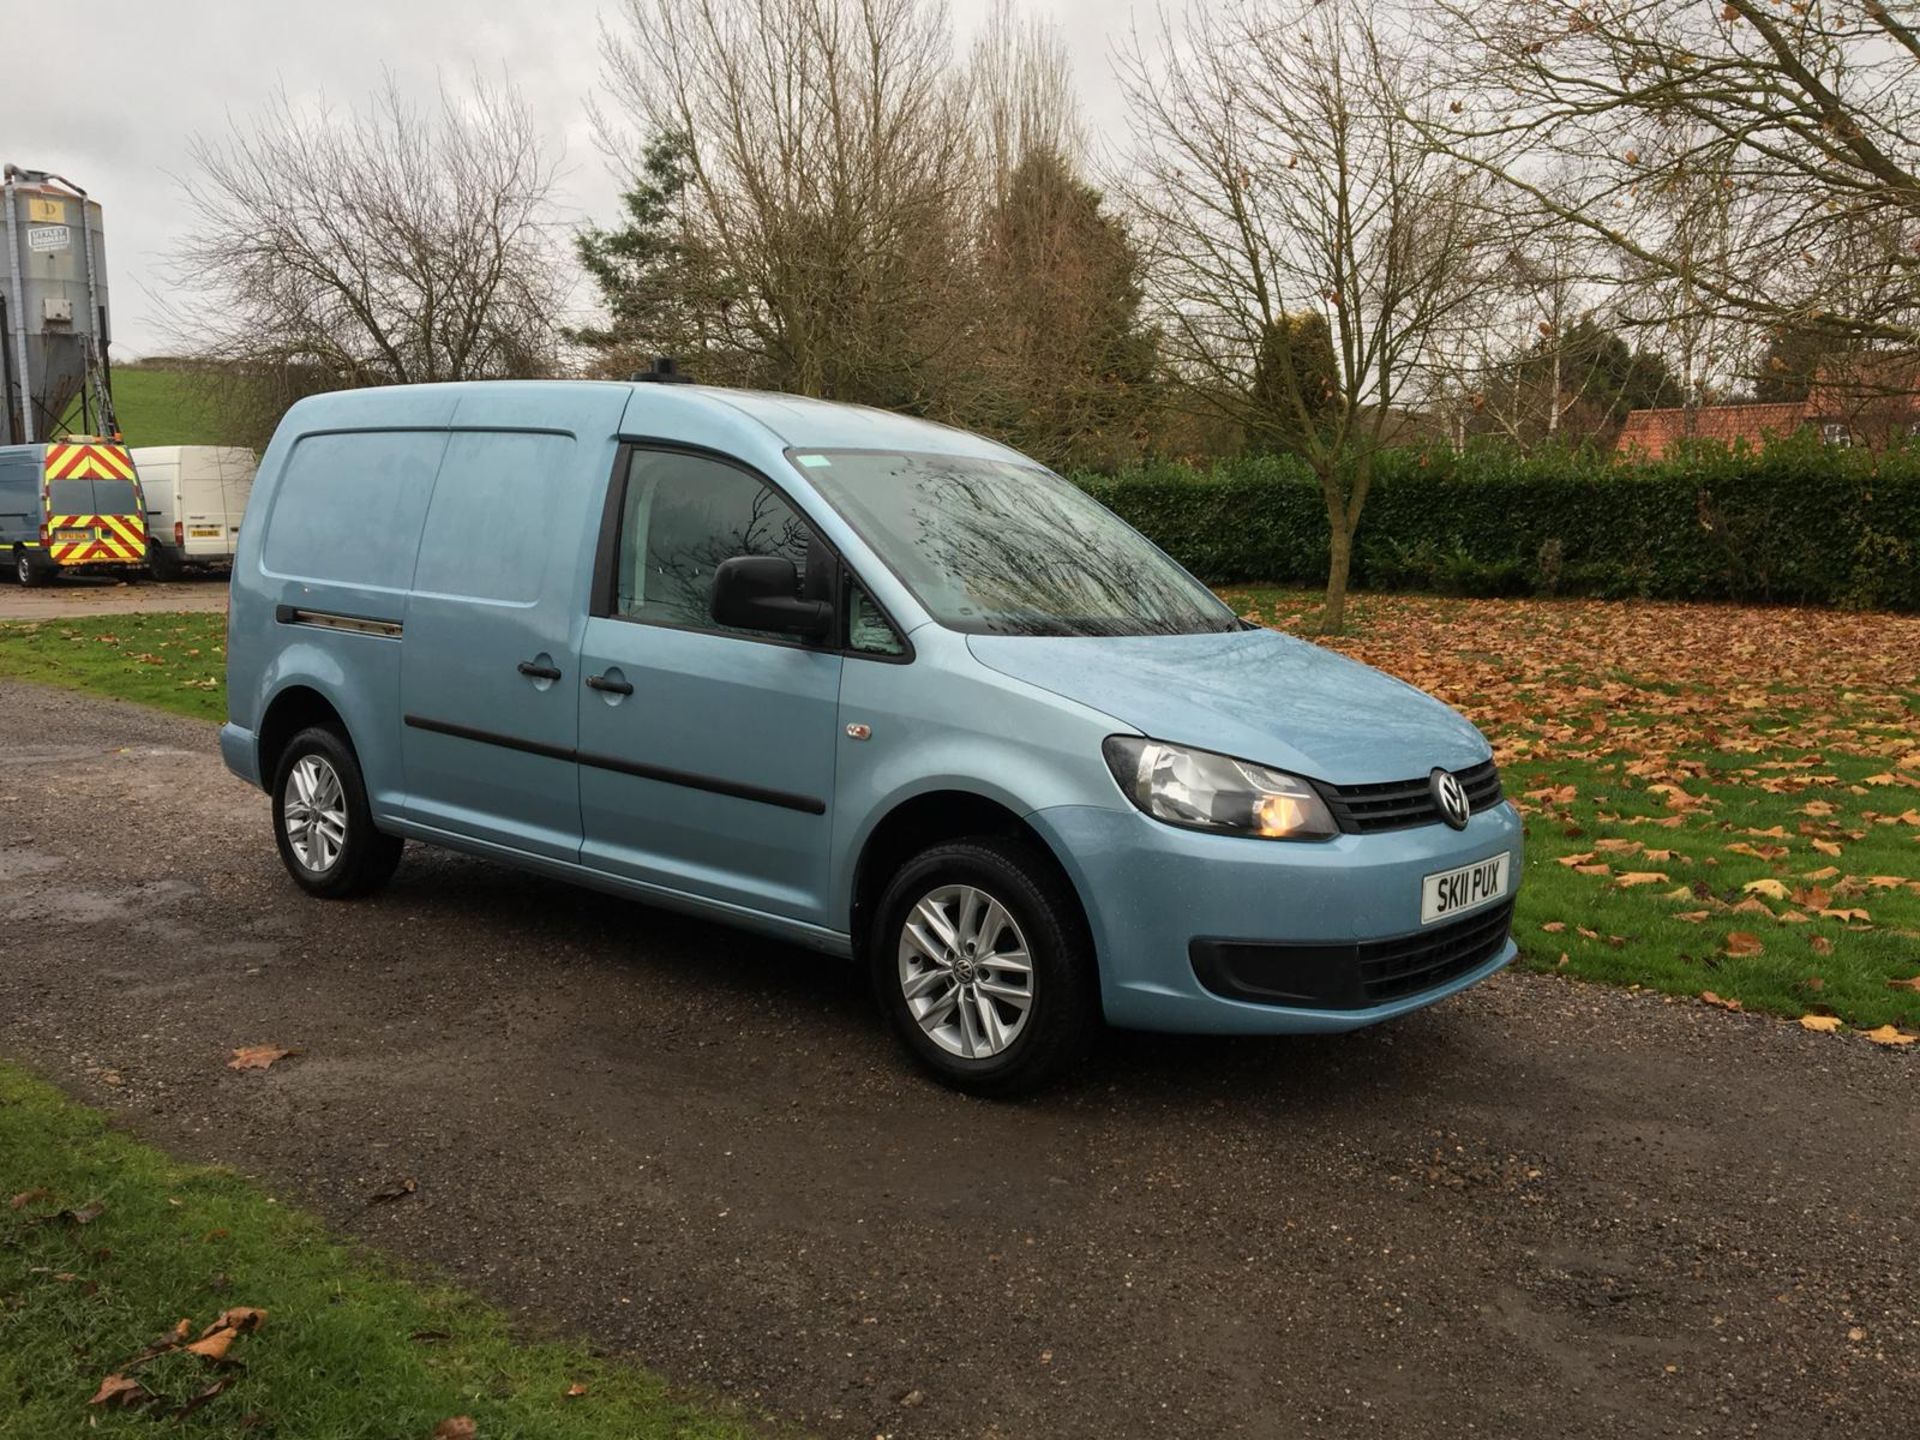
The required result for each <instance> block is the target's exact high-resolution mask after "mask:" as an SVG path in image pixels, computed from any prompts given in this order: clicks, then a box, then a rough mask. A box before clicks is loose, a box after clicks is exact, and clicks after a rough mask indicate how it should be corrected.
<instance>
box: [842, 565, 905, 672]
mask: <svg viewBox="0 0 1920 1440" xmlns="http://www.w3.org/2000/svg"><path fill="white" fill-rule="evenodd" d="M847 648H848V649H849V650H854V651H858V652H859V653H860V654H862V655H904V654H906V653H907V646H906V642H905V641H903V640H902V639H901V638H900V636H899V633H898V632H897V631H895V629H894V628H893V626H892V625H891V624H890V623H889V622H888V620H887V617H886V616H885V615H883V614H881V613H880V607H879V606H878V605H876V604H874V603H873V601H872V599H871V598H869V596H868V595H867V592H866V591H865V590H862V589H861V588H860V586H859V585H858V584H857V583H853V582H849V583H848V585H847Z"/></svg>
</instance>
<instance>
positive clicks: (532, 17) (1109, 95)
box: [0, 0, 1128, 360]
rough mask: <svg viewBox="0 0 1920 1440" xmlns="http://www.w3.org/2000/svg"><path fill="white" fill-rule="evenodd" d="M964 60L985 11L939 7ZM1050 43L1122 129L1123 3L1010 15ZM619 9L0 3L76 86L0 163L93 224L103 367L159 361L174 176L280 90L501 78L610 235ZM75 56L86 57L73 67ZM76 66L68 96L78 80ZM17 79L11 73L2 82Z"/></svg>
mask: <svg viewBox="0 0 1920 1440" xmlns="http://www.w3.org/2000/svg"><path fill="white" fill-rule="evenodd" d="M949 3H950V5H951V10H952V14H953V19H954V29H955V33H956V48H957V49H958V48H964V46H965V45H966V43H967V40H968V38H969V36H970V35H971V33H972V32H973V30H974V29H975V27H977V26H978V25H979V23H980V22H981V20H982V19H983V18H984V16H985V15H986V13H987V11H988V8H989V0H949ZM1015 3H1016V4H1018V5H1019V6H1020V7H1021V9H1022V10H1023V12H1030V13H1034V14H1039V15H1043V16H1045V17H1047V18H1048V19H1050V20H1051V21H1052V22H1053V23H1054V24H1055V25H1057V26H1058V27H1059V30H1060V33H1061V36H1062V38H1063V39H1064V40H1065V41H1066V43H1067V46H1068V50H1069V53H1070V54H1071V56H1072V58H1073V62H1074V66H1075V70H1076V74H1077V78H1078V81H1079V88H1080V95H1081V100H1082V103H1083V105H1084V106H1085V109H1086V111H1087V118H1088V120H1089V122H1090V128H1091V129H1092V130H1093V131H1094V132H1095V133H1096V135H1098V134H1099V132H1101V131H1103V130H1106V129H1108V128H1109V127H1112V126H1117V125H1119V124H1120V123H1121V112H1120V107H1119V104H1118V97H1117V95H1116V87H1115V84H1114V81H1113V78H1112V73H1111V68H1110V64H1109V52H1110V47H1111V44H1112V42H1113V40H1115V39H1117V38H1119V35H1120V32H1121V30H1122V29H1123V28H1124V26H1125V25H1126V24H1127V18H1126V17H1127V14H1128V5H1127V3H1125V0H1121V3H1113V0H1015ZM618 4H619V0H520V3H516V4H505V3H500V0H464V3H461V0H323V3H308V4H302V5H298V6H295V5H291V4H287V3H285V0H267V3H261V0H0V48H4V49H5V50H6V51H7V52H10V53H9V59H10V60H14V59H15V58H16V57H20V56H22V54H23V52H25V53H30V54H33V55H37V56H39V57H40V58H41V60H42V61H44V62H45V63H47V64H49V65H52V64H59V63H64V62H60V61H59V60H58V57H59V56H60V55H61V54H62V53H63V51H64V50H65V48H66V47H67V46H68V45H70V44H71V45H73V46H74V49H73V51H72V52H71V53H72V54H73V57H74V58H73V60H72V62H71V63H72V64H73V65H74V66H75V67H76V70H75V72H74V73H70V74H63V75H61V77H60V78H59V79H58V80H53V81H50V82H49V83H48V84H46V85H45V86H36V87H34V88H32V89H28V88H26V87H24V86H21V85H19V84H17V83H8V84H0V161H11V162H13V163H14V164H17V165H22V166H25V167H28V168H31V169H36V170H52V171H56V172H58V173H60V174H63V175H66V176H68V177H70V178H71V179H72V180H73V181H74V182H75V183H77V184H79V185H81V186H83V187H85V188H86V189H87V190H88V191H89V192H90V193H91V194H92V195H93V196H94V197H95V198H96V199H98V200H99V201H100V203H101V205H102V206H103V207H104V219H105V224H106V228H107V266H108V271H109V278H110V280H111V284H112V303H113V315H114V355H115V358H116V359H121V360H125V359H130V358H133V357H135V356H137V355H142V354H152V353H155V352H156V351H162V350H164V349H166V348H167V344H168V338H169V337H168V336H167V334H166V332H165V329H164V327H163V326H162V323H161V318H160V315H159V313H158V311H159V306H158V304H157V301H158V299H159V298H160V297H162V296H164V295H165V293H166V289H167V281H166V258H167V254H168V251H169V248H170V247H171V246H172V244H173V243H174V242H175V240H176V239H177V237H178V236H179V234H180V232H181V230H182V229H183V228H184V227H185V225H186V224H187V222H188V220H189V218H190V217H188V216H187V215H186V214H184V213H183V211H182V208H181V201H180V198H179V195H178V191H177V189H176V186H175V183H174V177H175V176H177V175H180V174H182V173H183V172H184V170H185V167H186V164H187V156H186V150H187V141H188V139H189V137H190V136H193V135H195V134H202V135H209V136H214V135H219V134H221V133H222V132H224V131H225V129H226V128H227V125H228V120H229V117H232V118H234V119H240V120H245V119H248V118H250V117H251V116H252V115H253V114H254V113H255V112H256V111H258V109H259V108H260V106H261V104H262V102H263V101H264V99H265V98H266V97H267V96H268V95H269V94H270V93H271V92H272V91H273V90H274V89H275V88H276V87H281V86H284V87H285V89H286V90H287V92H288V94H289V95H290V96H292V97H293V99H294V100H295V101H296V103H304V102H311V101H317V100H320V99H322V98H324V99H326V100H328V101H329V102H331V103H333V104H335V105H336V106H340V105H347V104H358V103H360V102H361V101H362V99H363V98H364V97H365V95H366V94H367V92H368V91H369V90H370V89H372V88H373V87H375V86H377V85H378V84H379V83H380V79H381V74H382V69H383V67H384V68H385V69H387V70H390V71H391V72H392V73H393V74H394V75H395V76H396V77H397V78H398V80H399V82H400V84H401V86H402V88H403V89H404V90H406V91H407V92H408V93H409V94H410V95H413V96H416V97H418V98H419V99H421V100H422V101H430V100H431V99H432V98H433V96H434V93H435V87H436V84H437V83H438V80H439V78H441V77H444V78H446V79H447V80H449V81H452V82H455V83H458V82H460V81H462V80H463V79H464V78H465V77H466V75H467V74H468V73H469V71H470V70H471V69H472V68H473V67H474V66H476V65H477V66H479V67H480V68H481V69H482V70H483V71H487V72H489V73H497V72H498V69H499V67H500V66H501V64H502V63H503V62H504V63H505V65H506V66H507V67H508V69H509V71H510V73H511V75H512V77H513V80H514V82H515V83H516V84H517V85H518V86H519V87H520V90H521V91H522V93H523V94H524V95H525V97H526V99H527V102H528V104H529V106H530V107H531V109H532V110H533V113H534V115H535V116H536V118H537V119H538V120H539V122H540V123H541V125H542V126H543V127H544V128H545V130H546V132H547V137H548V140H549V142H550V143H551V144H552V145H554V146H555V147H556V148H558V149H561V150H563V151H564V155H565V165H566V171H567V173H566V179H565V182H564V186H563V193H562V195H561V196H560V199H561V201H562V203H563V205H564V206H565V207H566V209H567V211H568V213H569V215H570V217H573V218H580V219H585V218H598V219H604V218H606V217H607V216H608V215H609V214H610V213H611V210H612V205H613V198H614V195H615V191H616V187H615V185H614V182H613V179H612V177H611V176H609V175H608V173H607V168H606V165H605V162H604V160H603V159H602V157H601V155H600V153H599V151H598V150H596V149H595V148H594V145H593V139H592V134H591V131H590V128H589V125H588V122H587V117H586V112H585V101H586V99H587V97H588V96H589V95H590V94H591V93H592V92H593V91H594V89H595V86H596V84H597V81H598V69H599V61H598V55H597V49H596V47H597V43H598V35H599V17H600V14H601V12H602V11H603V10H605V11H606V12H607V13H608V15H609V16H610V17H611V16H613V15H615V14H616V13H617V12H616V7H617V5H618ZM79 42H84V50H85V56H84V59H82V58H81V56H80V48H81V46H80V43H79ZM82 66H83V67H84V70H85V80H84V83H82V80H81V78H80V75H79V74H78V68H79V67H82ZM15 75H16V78H17V75H18V72H17V71H16V72H15Z"/></svg>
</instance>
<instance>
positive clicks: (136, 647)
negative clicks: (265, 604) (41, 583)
mask: <svg viewBox="0 0 1920 1440" xmlns="http://www.w3.org/2000/svg"><path fill="white" fill-rule="evenodd" d="M0 675H5V676H7V677H9V678H11V679H16V680H39V681H42V682H44V683H46V684H49V685H61V686H64V687H66V688H67V689H70V690H94V691H98V692H100V693H102V694H107V695H118V696H121V697H123V698H124V699H128V700H138V701H140V702H141V703H142V704H144V705H154V706H158V707H159V708H160V709H162V710H172V711H174V712H175V713H177V714H181V715H190V716H192V717H193V718H194V719H196V720H224V719H226V718H227V617H226V616H225V615H217V614H191V615H184V614H183V615H166V614H155V615H102V616H97V617H89V618H87V619H84V620H41V621H36V622H33V623H30V624H9V625H0Z"/></svg>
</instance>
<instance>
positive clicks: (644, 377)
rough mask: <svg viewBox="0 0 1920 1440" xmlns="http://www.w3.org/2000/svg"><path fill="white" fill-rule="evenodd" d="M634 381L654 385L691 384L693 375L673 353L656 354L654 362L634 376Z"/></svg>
mask: <svg viewBox="0 0 1920 1440" xmlns="http://www.w3.org/2000/svg"><path fill="white" fill-rule="evenodd" d="M633 378H634V381H635V383H636V384H638V383H647V384H653V385H691V384H692V383H693V377H692V376H691V375H689V374H687V373H686V372H685V371H683V370H682V369H681V368H680V362H679V361H678V360H676V359H674V358H673V356H671V355H656V356H654V357H653V364H652V365H650V366H648V367H647V368H646V369H645V370H642V371H641V372H640V373H639V374H638V375H636V376H634V377H633Z"/></svg>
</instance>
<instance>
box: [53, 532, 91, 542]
mask: <svg viewBox="0 0 1920 1440" xmlns="http://www.w3.org/2000/svg"><path fill="white" fill-rule="evenodd" d="M53 538H54V539H55V540H57V541H58V542H59V543H60V544H62V545H79V544H83V543H84V542H86V541H88V540H92V539H95V538H96V536H95V534H94V532H93V531H91V530H56V531H54V532H53Z"/></svg>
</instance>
